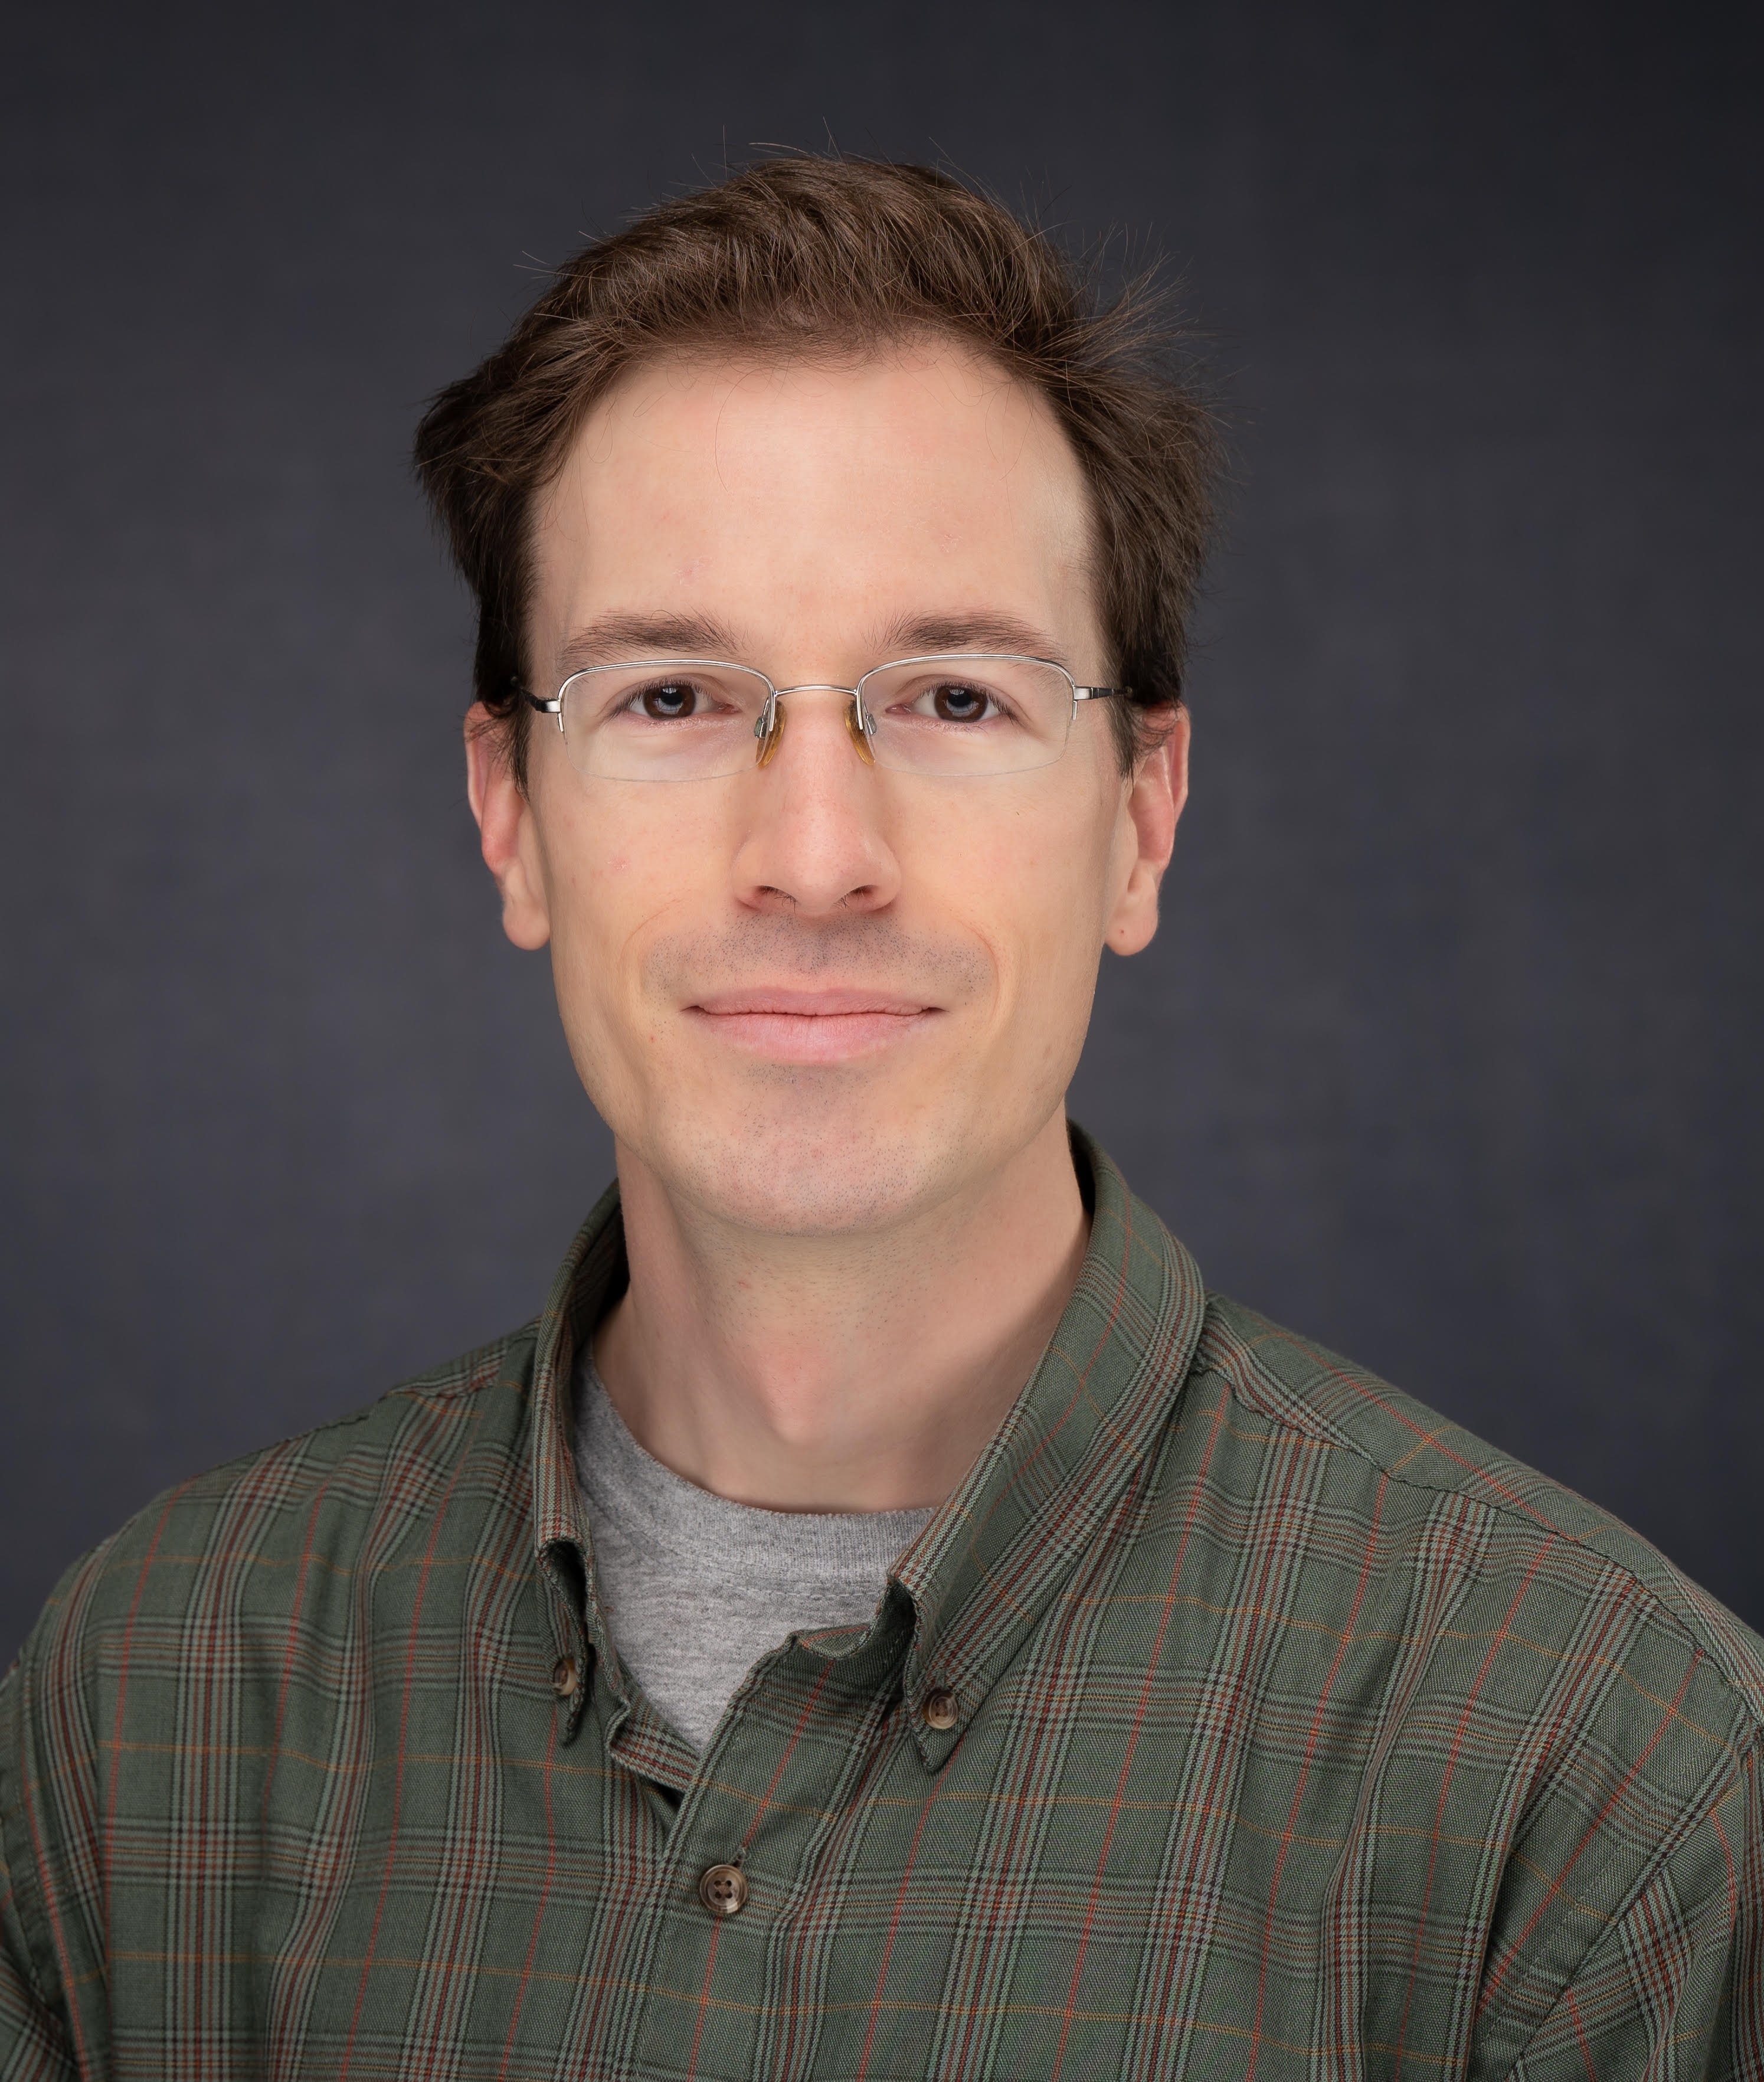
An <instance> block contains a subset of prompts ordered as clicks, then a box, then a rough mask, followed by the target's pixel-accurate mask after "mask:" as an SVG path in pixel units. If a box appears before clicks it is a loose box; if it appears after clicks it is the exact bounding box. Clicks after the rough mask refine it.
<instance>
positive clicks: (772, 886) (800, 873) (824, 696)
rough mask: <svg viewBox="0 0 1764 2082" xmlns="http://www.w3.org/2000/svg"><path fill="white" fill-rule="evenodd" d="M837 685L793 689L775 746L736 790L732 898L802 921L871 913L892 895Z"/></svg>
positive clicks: (878, 826)
mask: <svg viewBox="0 0 1764 2082" xmlns="http://www.w3.org/2000/svg"><path fill="white" fill-rule="evenodd" d="M850 710H851V695H850V693H849V692H848V690H847V689H844V688H838V687H827V686H804V687H798V688H795V689H791V690H789V693H788V694H787V696H786V697H785V699H784V700H783V701H782V702H781V703H780V716H781V719H784V718H788V721H786V722H783V723H782V727H781V729H780V731H779V735H778V738H777V744H776V747H775V748H774V749H773V752H772V754H771V757H769V758H768V760H767V761H766V763H765V765H764V766H763V767H756V769H755V770H754V771H753V772H752V773H751V774H749V775H747V776H746V777H745V778H743V782H742V784H741V788H740V791H739V798H740V803H741V809H740V812H739V814H740V816H741V817H742V819H743V830H742V834H741V841H740V844H739V847H738V849H737V851H736V854H735V882H736V893H737V895H738V896H739V900H741V901H742V902H743V904H748V905H750V906H751V907H752V908H754V909H756V910H761V911H771V912H787V913H789V915H791V916H792V917H801V918H828V917H836V916H841V915H844V916H847V917H848V916H850V915H851V914H852V913H853V912H872V911H879V910H881V909H882V908H884V907H885V906H886V904H890V903H891V902H892V901H893V900H894V899H895V896H896V895H897V894H898V893H899V888H900V866H899V861H898V860H897V859H896V858H895V852H894V849H893V847H892V845H890V843H889V840H888V836H887V832H886V828H885V826H886V807H887V806H886V801H885V799H884V796H883V793H882V784H881V782H880V780H879V778H878V775H877V773H876V770H875V769H874V767H873V766H872V765H869V761H867V760H866V759H865V758H864V757H861V756H860V753H859V751H858V748H857V745H856V744H854V742H853V732H852V731H851V729H850V727H849V725H848V716H849V714H850Z"/></svg>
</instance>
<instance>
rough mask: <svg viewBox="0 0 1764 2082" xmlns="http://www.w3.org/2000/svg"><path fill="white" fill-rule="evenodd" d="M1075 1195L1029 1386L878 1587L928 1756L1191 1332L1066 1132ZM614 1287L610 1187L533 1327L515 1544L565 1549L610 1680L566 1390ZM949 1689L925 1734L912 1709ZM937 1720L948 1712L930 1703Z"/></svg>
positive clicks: (1080, 1135) (1166, 1244)
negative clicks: (902, 1656) (897, 1601)
mask: <svg viewBox="0 0 1764 2082" xmlns="http://www.w3.org/2000/svg"><path fill="white" fill-rule="evenodd" d="M1071 1142H1072V1154H1073V1157H1074V1159H1075V1161H1076V1163H1077V1165H1078V1167H1079V1170H1080V1177H1083V1176H1084V1174H1087V1173H1088V1184H1089V1186H1090V1187H1091V1191H1092V1195H1093V1212H1092V1217H1091V1229H1090V1244H1089V1248H1088V1250H1086V1252H1085V1254H1084V1262H1083V1264H1082V1266H1080V1271H1079V1275H1078V1282H1077V1285H1076V1287H1075V1288H1074V1289H1073V1290H1072V1296H1071V1300H1070V1301H1069V1302H1067V1305H1066V1309H1065V1313H1064V1314H1063V1316H1062V1317H1060V1320H1059V1327H1058V1328H1057V1329H1056V1330H1055V1333H1054V1334H1053V1337H1052V1338H1051V1339H1050V1341H1049V1343H1048V1347H1047V1349H1046V1352H1045V1353H1044V1354H1043V1355H1042V1360H1041V1363H1040V1364H1039V1365H1038V1367H1037V1368H1036V1369H1035V1372H1034V1375H1033V1376H1031V1377H1030V1380H1029V1384H1028V1386H1027V1387H1026V1388H1025V1389H1024V1390H1023V1392H1022V1393H1021V1395H1020V1396H1019V1397H1017V1401H1015V1402H1014V1403H1013V1405H1012V1406H1011V1408H1010V1410H1008V1412H1007V1414H1006V1415H1005V1418H1004V1422H1003V1423H1002V1424H1000V1427H999V1428H998V1430H997V1431H996V1432H995V1433H994V1434H993V1435H992V1438H991V1441H990V1443H988V1444H987V1447H986V1448H985V1450H984V1451H983V1452H982V1453H981V1455H980V1456H979V1459H978V1460H976V1461H975V1464H974V1465H973V1467H972V1468H971V1469H970V1470H969V1471H968V1473H967V1475H966V1477H965V1478H964V1480H963V1481H962V1482H961V1484H960V1485H959V1486H958V1488H957V1489H956V1490H955V1491H954V1493H953V1494H951V1495H950V1496H949V1498H947V1499H946V1500H945V1502H944V1504H943V1505H942V1507H941V1509H940V1510H939V1511H938V1512H937V1515H936V1516H935V1517H934V1518H933V1519H932V1521H931V1523H930V1524H928V1526H927V1527H926V1528H925V1529H924V1532H922V1533H920V1536H919V1537H918V1539H917V1540H915V1541H914V1542H913V1544H912V1545H911V1547H909V1548H908V1549H907V1552H906V1553H905V1554H904V1555H903V1557H901V1560H900V1561H899V1564H898V1565H897V1566H896V1568H895V1571H894V1582H895V1584H896V1585H898V1587H899V1590H898V1591H895V1592H894V1593H893V1594H892V1595H895V1596H898V1595H899V1594H900V1593H904V1595H906V1597H907V1598H908V1599H910V1600H911V1604H912V1607H913V1615H914V1616H913V1626H912V1634H911V1645H910V1646H909V1648H908V1650H907V1663H906V1667H905V1670H904V1671H903V1678H902V1683H903V1690H904V1693H905V1696H906V1700H907V1705H908V1708H909V1710H910V1711H911V1715H912V1724H913V1728H914V1731H915V1739H916V1741H917V1742H918V1743H919V1746H920V1752H921V1754H922V1755H923V1756H924V1760H925V1761H926V1763H927V1764H929V1765H931V1766H933V1768H935V1766H936V1765H937V1764H941V1762H942V1760H943V1759H944V1758H945V1756H947V1755H948V1754H949V1751H950V1750H951V1749H953V1748H954V1746H955V1744H956V1743H957V1742H958V1740H959V1739H960V1738H961V1734H962V1730H963V1728H964V1727H966V1725H967V1723H968V1722H969V1721H970V1719H971V1718H972V1717H973V1714H974V1712H975V1709H976V1708H977V1707H978V1706H979V1703H980V1701H982V1699H983V1698H984V1696H986V1693H987V1691H988V1690H989V1689H990V1688H991V1685H992V1684H993V1683H994V1682H995V1681H996V1679H997V1678H998V1676H999V1675H1000V1673H1001V1672H1003V1671H1004V1670H1005V1669H1007V1668H1008V1667H1009V1665H1010V1663H1011V1662H1012V1660H1013V1658H1014V1657H1015V1656H1016V1654H1017V1651H1018V1650H1019V1649H1020V1648H1021V1646H1022V1643H1023V1642H1024V1639H1025V1637H1026V1636H1027V1634H1028V1633H1029V1630H1030V1629H1031V1628H1032V1627H1034V1625H1035V1624H1036V1622H1037V1621H1038V1619H1039V1618H1040V1616H1041V1614H1042V1612H1043V1611H1044V1610H1045V1608H1046V1605H1047V1604H1048V1601H1049V1600H1050V1599H1051V1598H1052V1597H1053V1596H1054V1595H1055V1593H1056V1592H1057V1591H1058V1590H1059V1587H1060V1586H1061V1585H1062V1584H1063V1583H1064V1582H1065V1581H1066V1580H1067V1578H1068V1577H1069V1576H1070V1575H1071V1571H1072V1570H1073V1568H1074V1567H1075V1566H1076V1563H1077V1561H1078V1560H1079V1557H1080V1556H1081V1555H1082V1554H1083V1553H1084V1552H1085V1551H1086V1550H1087V1549H1088V1548H1089V1547H1090V1546H1091V1545H1092V1544H1093V1541H1094V1540H1096V1539H1097V1537H1098V1536H1099V1535H1100V1534H1101V1531H1102V1529H1103V1528H1104V1526H1105V1524H1106V1522H1107V1521H1108V1519H1109V1516H1110V1515H1111V1513H1112V1512H1114V1511H1115V1509H1116V1508H1117V1507H1118V1505H1119V1504H1120V1502H1121V1501H1122V1497H1123V1494H1124V1493H1125V1492H1126V1489H1127V1487H1128V1485H1129V1483H1130V1481H1131V1480H1132V1478H1133V1476H1134V1474H1135V1470H1136V1469H1138V1468H1139V1465H1140V1464H1141V1462H1142V1461H1143V1459H1144V1457H1145V1456H1146V1454H1147V1451H1148V1449H1149V1448H1150V1447H1151V1444H1152V1443H1153V1442H1154V1441H1155V1440H1156V1438H1157V1437H1158V1436H1159V1435H1160V1433H1161V1431H1162V1430H1163V1428H1164V1425H1165V1423H1166V1422H1168V1418H1169V1416H1170V1414H1171V1413H1172V1410H1173V1408H1174V1406H1175V1404H1176V1401H1177V1397H1179V1395H1180V1393H1181V1387H1182V1384H1183V1382H1184V1380H1185V1378H1186V1376H1187V1374H1188V1371H1189V1363H1190V1362H1191V1360H1192V1359H1193V1357H1194V1348H1195V1346H1196V1343H1197V1342H1198V1339H1199V1337H1200V1331H1201V1324H1202V1317H1203V1315H1204V1313H1205V1309H1206V1293H1205V1289H1204V1288H1203V1286H1202V1280H1201V1275H1200V1269H1199V1267H1198V1266H1197V1265H1196V1264H1195V1262H1194V1259H1193V1258H1191V1257H1190V1256H1189V1254H1188V1252H1187V1251H1186V1250H1185V1249H1184V1248H1183V1247H1182V1245H1181V1244H1180V1243H1179V1242H1178V1241H1177V1239H1176V1238H1175V1237H1173V1236H1172V1235H1171V1234H1170V1233H1169V1231H1168V1229H1165V1228H1164V1224H1163V1223H1162V1222H1161V1221H1160V1220H1159V1219H1158V1217H1157V1216H1156V1214H1154V1213H1153V1212H1152V1211H1151V1208H1150V1207H1147V1205H1146V1204H1145V1203H1144V1202H1143V1201H1142V1200H1140V1199H1138V1198H1137V1197H1136V1196H1135V1195H1134V1194H1133V1193H1131V1192H1130V1191H1129V1190H1128V1187H1127V1184H1126V1180H1125V1179H1124V1178H1122V1175H1121V1174H1120V1172H1119V1171H1118V1170H1117V1169H1116V1168H1115V1166H1114V1164H1113V1163H1111V1162H1110V1161H1109V1158H1108V1157H1106V1156H1105V1154H1104V1153H1103V1152H1102V1151H1101V1149H1100V1148H1098V1147H1097V1144H1095V1143H1094V1142H1093V1141H1092V1140H1091V1139H1090V1137H1089V1136H1087V1135H1086V1134H1085V1133H1084V1131H1083V1130H1082V1129H1081V1128H1080V1127H1076V1125H1074V1127H1072V1130H1071ZM627 1277H628V1274H627V1269H626V1263H625V1232H624V1225H623V1223H622V1220H621V1216H620V1212H619V1196H618V1187H617V1185H616V1184H615V1185H613V1186H609V1187H608V1190H607V1191H606V1192H605V1193H604V1195H602V1196H601V1198H600V1202H599V1203H598V1204H597V1205H596V1207H595V1209H594V1212H592V1214H591V1215H590V1216H588V1219H587V1221H586V1222H584V1223H583V1225H582V1228H581V1229H580V1230H579V1233H577V1236H576V1238H575V1242H574V1243H573V1244H572V1245H571V1246H570V1253H569V1255H568V1256H567V1257H566V1258H565V1260H564V1262H563V1264H562V1266H561V1267H560V1269H559V1271H558V1277H557V1279H556V1280H555V1281H554V1283H553V1285H552V1289H551V1292H550V1295H549V1297H548V1299H547V1300H546V1303H545V1310H544V1313H542V1314H541V1317H540V1318H539V1321H538V1324H537V1344H536V1347H535V1351H534V1355H533V1359H534V1367H533V1539H534V1544H535V1546H536V1549H537V1551H538V1553H539V1555H540V1557H541V1559H544V1558H545V1557H546V1556H548V1555H549V1553H551V1551H552V1550H554V1549H556V1548H558V1547H559V1546H562V1547H566V1548H573V1549H575V1551H576V1553H577V1555H578V1556H579V1566H580V1568H581V1569H582V1570H583V1586H584V1587H585V1588H587V1610H586V1611H585V1612H583V1615H582V1616H583V1620H584V1621H585V1623H586V1625H587V1628H588V1630H589V1633H590V1635H591V1637H592V1641H593V1645H594V1647H595V1650H596V1653H597V1654H599V1655H600V1656H601V1657H602V1658H605V1659H606V1660H607V1662H608V1667H609V1669H610V1670H612V1671H616V1670H617V1663H616V1660H615V1659H614V1658H613V1655H612V1651H611V1643H610V1642H609V1640H608V1637H607V1634H606V1629H605V1625H604V1616H603V1615H602V1614H601V1613H600V1610H599V1608H598V1602H597V1600H596V1598H595V1596H594V1595H593V1592H592V1582H591V1579H590V1578H589V1576H588V1574H587V1571H588V1559H587V1557H588V1555H589V1553H590V1549H589V1543H588V1536H587V1521H586V1518H585V1516H584V1514H583V1505H582V1498H581V1493H580V1488H579V1484H578V1482H577V1480H576V1473H575V1460H574V1454H573V1435H572V1434H573V1425H574V1413H573V1396H572V1381H573V1378H574V1371H575V1359H576V1354H577V1352H578V1351H579V1350H580V1348H581V1346H582V1343H583V1340H584V1339H585V1338H588V1337H589V1336H591V1335H592V1332H593V1330H594V1326H595V1325H596V1323H597V1322H598V1321H600V1317H602V1316H603V1315H604V1313H605V1312H606V1310H607V1309H608V1307H609V1306H610V1305H611V1304H612V1303H613V1300H615V1299H616V1298H617V1296H618V1295H619V1294H620V1293H621V1292H622V1291H623V1289H624V1287H625V1280H626V1279H627ZM932 1692H948V1693H949V1694H952V1695H953V1700H954V1719H953V1720H951V1721H950V1722H949V1725H948V1726H946V1727H944V1728H941V1729H939V1728H935V1727H933V1726H931V1725H930V1723H929V1722H928V1720H927V1718H926V1717H925V1714H924V1703H925V1701H926V1699H927V1698H928V1696H929V1695H930V1694H931V1693H932ZM940 1705H942V1708H943V1711H942V1712H940V1713H937V1715H935V1716H934V1717H936V1718H939V1719H941V1718H943V1717H944V1715H945V1713H947V1712H948V1711H949V1705H948V1704H947V1702H940Z"/></svg>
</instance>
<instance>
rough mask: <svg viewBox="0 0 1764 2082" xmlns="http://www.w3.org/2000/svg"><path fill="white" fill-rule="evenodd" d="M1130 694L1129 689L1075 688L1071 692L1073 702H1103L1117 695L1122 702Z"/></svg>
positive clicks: (1130, 690)
mask: <svg viewBox="0 0 1764 2082" xmlns="http://www.w3.org/2000/svg"><path fill="white" fill-rule="evenodd" d="M1132 692H1133V689H1132V688H1131V687H1079V686H1075V687H1074V688H1073V689H1072V690H1071V693H1072V699H1073V700H1074V701H1075V702H1105V701H1107V700H1109V698H1110V697H1111V696H1113V695H1119V696H1120V697H1121V698H1122V699H1123V700H1124V699H1125V698H1126V696H1127V695H1129V694H1130V693H1132Z"/></svg>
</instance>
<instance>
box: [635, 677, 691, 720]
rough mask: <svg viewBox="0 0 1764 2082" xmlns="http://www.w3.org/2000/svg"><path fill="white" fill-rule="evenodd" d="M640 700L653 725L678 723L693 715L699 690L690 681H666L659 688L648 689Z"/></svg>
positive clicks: (639, 696) (641, 695)
mask: <svg viewBox="0 0 1764 2082" xmlns="http://www.w3.org/2000/svg"><path fill="white" fill-rule="evenodd" d="M697 699H698V689H697V688H696V687H695V686H693V685H692V684H691V682H690V681H686V680H664V681H662V683H661V685H659V686H655V687H646V688H645V689H643V691H642V693H641V694H639V695H638V701H639V702H641V704H642V710H643V713H644V714H645V715H646V716H647V717H648V718H649V719H650V722H651V723H678V722H680V720H681V719H682V718H683V717H685V716H689V715H690V714H692V712H693V708H694V706H696V705H697Z"/></svg>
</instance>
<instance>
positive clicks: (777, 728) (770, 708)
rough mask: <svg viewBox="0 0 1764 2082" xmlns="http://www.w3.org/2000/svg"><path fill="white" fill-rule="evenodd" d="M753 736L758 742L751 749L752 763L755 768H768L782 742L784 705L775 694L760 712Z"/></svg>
mask: <svg viewBox="0 0 1764 2082" xmlns="http://www.w3.org/2000/svg"><path fill="white" fill-rule="evenodd" d="M753 734H754V735H755V736H756V738H757V739H758V740H760V741H759V743H758V744H756V746H755V747H754V748H753V763H754V765H756V766H769V765H771V764H772V757H773V753H774V752H776V751H777V748H778V747H779V746H780V745H781V744H782V743H783V742H784V704H783V702H781V701H780V700H779V699H778V698H777V695H776V694H773V695H772V696H771V698H769V699H768V701H767V702H766V705H765V706H764V708H763V709H761V710H760V720H759V721H758V722H757V723H756V724H755V725H754V727H753Z"/></svg>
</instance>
